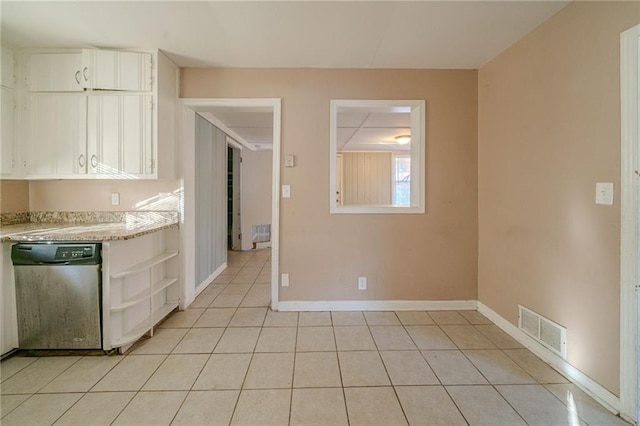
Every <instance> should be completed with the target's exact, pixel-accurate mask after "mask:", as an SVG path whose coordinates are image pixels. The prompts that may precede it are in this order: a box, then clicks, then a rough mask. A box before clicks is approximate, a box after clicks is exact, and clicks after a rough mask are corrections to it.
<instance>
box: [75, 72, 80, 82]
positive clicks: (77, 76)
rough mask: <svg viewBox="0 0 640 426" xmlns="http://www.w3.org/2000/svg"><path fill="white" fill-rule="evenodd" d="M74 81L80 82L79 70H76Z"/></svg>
mask: <svg viewBox="0 0 640 426" xmlns="http://www.w3.org/2000/svg"><path fill="white" fill-rule="evenodd" d="M76 83H78V84H80V71H76Z"/></svg>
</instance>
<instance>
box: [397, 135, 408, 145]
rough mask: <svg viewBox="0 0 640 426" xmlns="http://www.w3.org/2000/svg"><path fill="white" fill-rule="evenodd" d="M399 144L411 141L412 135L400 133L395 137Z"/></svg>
mask: <svg viewBox="0 0 640 426" xmlns="http://www.w3.org/2000/svg"><path fill="white" fill-rule="evenodd" d="M395 139H396V142H397V143H398V145H406V144H408V143H409V142H411V135H400V136H396V137H395Z"/></svg>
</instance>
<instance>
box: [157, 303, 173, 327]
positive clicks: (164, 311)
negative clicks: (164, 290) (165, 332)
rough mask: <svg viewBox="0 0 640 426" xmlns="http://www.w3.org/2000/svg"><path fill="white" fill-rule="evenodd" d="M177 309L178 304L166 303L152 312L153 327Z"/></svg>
mask: <svg viewBox="0 0 640 426" xmlns="http://www.w3.org/2000/svg"><path fill="white" fill-rule="evenodd" d="M177 307H178V302H167V303H166V304H165V305H163V306H161V307H160V308H158V309H156V310H155V311H153V313H152V314H151V315H153V325H154V326H155V325H156V324H158V323H159V322H160V321H162V320H163V319H164V317H166V316H167V315H169V314H170V313H171V311H173V310H174V309H175V308H177Z"/></svg>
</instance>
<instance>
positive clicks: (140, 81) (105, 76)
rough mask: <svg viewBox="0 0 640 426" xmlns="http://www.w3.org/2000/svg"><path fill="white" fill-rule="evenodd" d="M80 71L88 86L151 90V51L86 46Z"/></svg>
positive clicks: (108, 88) (84, 82)
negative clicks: (87, 47) (125, 50)
mask: <svg viewBox="0 0 640 426" xmlns="http://www.w3.org/2000/svg"><path fill="white" fill-rule="evenodd" d="M81 74H82V76H81V77H82V84H83V86H84V87H85V88H87V89H94V90H123V91H129V92H149V91H151V54H150V53H137V52H121V51H113V50H99V49H84V50H83V51H82V73H81Z"/></svg>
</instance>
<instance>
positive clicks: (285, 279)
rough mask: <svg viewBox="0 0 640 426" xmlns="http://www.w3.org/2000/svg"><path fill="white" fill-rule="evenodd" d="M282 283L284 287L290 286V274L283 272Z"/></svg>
mask: <svg viewBox="0 0 640 426" xmlns="http://www.w3.org/2000/svg"><path fill="white" fill-rule="evenodd" d="M280 285H281V286H282V287H289V274H282V279H281V280H280Z"/></svg>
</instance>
